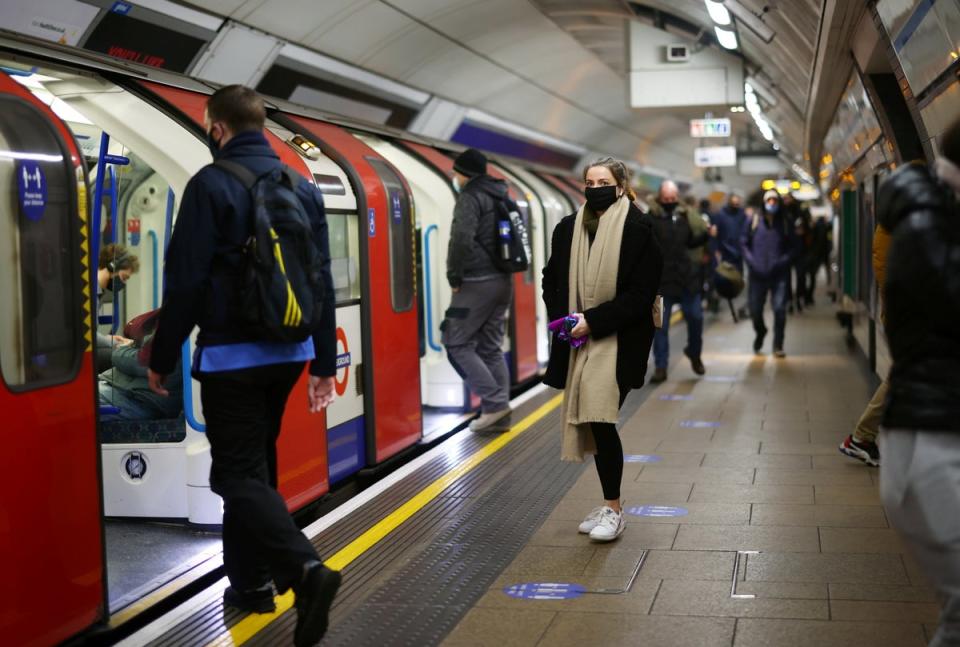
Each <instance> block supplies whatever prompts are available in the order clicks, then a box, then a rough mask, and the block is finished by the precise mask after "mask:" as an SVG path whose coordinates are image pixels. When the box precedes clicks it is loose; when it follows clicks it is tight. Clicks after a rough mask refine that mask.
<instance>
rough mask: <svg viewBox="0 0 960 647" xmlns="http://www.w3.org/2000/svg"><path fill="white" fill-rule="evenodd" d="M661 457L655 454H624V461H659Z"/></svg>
mask: <svg viewBox="0 0 960 647" xmlns="http://www.w3.org/2000/svg"><path fill="white" fill-rule="evenodd" d="M662 460H663V457H661V456H657V455H655V454H625V455H624V457H623V462H624V463H659V462H660V461H662Z"/></svg>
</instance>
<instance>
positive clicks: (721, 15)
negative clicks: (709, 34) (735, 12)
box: [704, 0, 730, 25]
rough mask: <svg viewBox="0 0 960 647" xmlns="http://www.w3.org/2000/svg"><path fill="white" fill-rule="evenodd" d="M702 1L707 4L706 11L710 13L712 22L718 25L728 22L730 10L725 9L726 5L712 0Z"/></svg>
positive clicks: (727, 23)
mask: <svg viewBox="0 0 960 647" xmlns="http://www.w3.org/2000/svg"><path fill="white" fill-rule="evenodd" d="M704 2H705V3H706V5H707V13H708V14H710V19H711V20H713V22H715V23H717V24H718V25H729V24H730V12H729V11H727V8H726V7H724V6H723V5H722V4H720V3H719V2H715V1H714V0H704Z"/></svg>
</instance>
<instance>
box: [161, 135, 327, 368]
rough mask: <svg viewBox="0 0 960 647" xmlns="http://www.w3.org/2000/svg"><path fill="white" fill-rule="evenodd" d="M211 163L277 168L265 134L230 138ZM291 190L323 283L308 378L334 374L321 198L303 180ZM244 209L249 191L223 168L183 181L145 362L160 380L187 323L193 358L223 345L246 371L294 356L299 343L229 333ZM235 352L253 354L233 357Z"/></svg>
mask: <svg viewBox="0 0 960 647" xmlns="http://www.w3.org/2000/svg"><path fill="white" fill-rule="evenodd" d="M216 159H218V160H220V159H224V160H231V161H234V162H237V163H239V164H243V165H244V166H246V167H247V168H248V169H250V170H251V171H252V172H253V173H254V174H255V175H257V176H260V175H263V174H264V173H267V172H269V171H270V170H272V169H275V168H278V167H280V166H281V162H280V158H279V157H277V154H276V153H275V152H274V151H273V149H272V148H271V147H270V144H269V142H267V139H266V137H264V135H263V133H262V132H257V131H246V132H241V133H237V134H236V135H235V136H234V137H233V138H232V139H231V140H230V141H229V142H227V144H226V145H225V146H224V147H223V148H222V149H220V150H219V151H218V152H217V154H216ZM296 193H297V197H298V198H300V202H301V203H302V204H303V207H304V210H305V211H306V213H307V216H308V217H309V218H310V223H311V224H312V225H313V233H314V239H315V241H316V244H317V248H318V251H319V252H320V255H321V257H322V258H323V281H324V284H325V286H326V299H325V301H324V311H323V317H322V321H323V323H322V325H321V327H320V328H319V329H318V330H317V331H316V333H315V334H314V337H313V346H314V350H313V353H311V354H312V355H313V357H314V359H313V361H312V362H311V364H310V373H311V375H319V376H330V375H334V374H335V373H336V365H335V364H336V318H335V311H334V301H333V295H334V292H333V279H332V277H331V274H330V246H329V244H328V241H327V220H326V215H325V212H324V208H323V195H322V194H321V193H320V191H319V190H318V189H317V188H316V186H314V185H313V184H312V183H310V182H306V181H303V182H300V183H299V184H298V185H297V187H296ZM251 209H252V202H251V199H250V194H249V192H248V191H247V190H246V188H244V186H243V184H241V182H240V180H238V179H237V178H236V177H234V176H233V175H232V174H230V173H228V172H226V171H224V170H223V169H220V168H216V167H214V166H212V165H209V166H205V167H203V168H202V169H200V171H198V172H197V174H196V175H194V176H193V177H192V178H191V179H190V182H188V183H187V186H186V188H185V190H184V192H183V198H182V199H181V202H180V211H179V213H178V215H177V222H176V225H175V226H174V228H173V236H172V237H171V239H170V246H169V248H168V249H167V253H166V259H165V263H164V288H163V291H164V294H163V308H162V309H161V311H160V323H159V324H158V327H157V335H156V336H155V337H154V340H153V351H152V353H151V357H150V368H152V369H153V370H154V371H156V372H158V373H160V374H163V375H166V374H169V373H170V372H172V371H173V369H174V367H175V366H176V362H177V360H178V359H179V358H180V348H181V345H182V344H183V342H184V341H186V339H187V337H188V336H189V335H190V331H191V330H193V328H194V326H199V327H200V333H199V335H198V336H197V349H198V351H199V353H202V352H203V351H204V350H207V349H213V348H215V347H220V346H222V347H226V349H227V352H228V353H229V355H231V356H232V357H233V359H235V360H236V361H235V362H233V363H234V364H238V363H239V364H246V366H244V367H249V366H257V365H262V364H272V363H278V362H281V361H294V360H299V359H302V356H300V355H298V354H296V353H294V352H293V349H292V348H287V347H288V346H289V347H294V346H296V347H299V346H301V345H300V344H295V343H294V344H283V343H279V342H261V341H260V340H257V339H252V338H250V337H249V336H247V335H244V334H243V333H241V332H240V331H238V330H237V326H236V324H235V320H234V316H233V313H234V310H233V308H234V307H235V305H236V303H237V302H238V300H239V294H240V292H239V290H240V280H241V275H242V273H243V269H244V265H243V257H242V252H241V251H240V250H241V249H242V245H243V243H244V241H245V240H246V239H247V237H248V236H249V235H250V231H251V226H252V225H251V222H250V211H251ZM240 344H243V346H240ZM241 349H242V350H244V351H247V350H249V351H251V352H252V353H254V354H252V355H249V356H247V355H241V353H240V352H239V351H240V350H241ZM221 350H222V349H221ZM254 351H256V352H254ZM199 353H198V356H197V358H195V362H196V364H197V366H195V368H197V370H204V366H206V363H205V362H200V361H199V357H200V354H199ZM236 367H238V366H235V368H236ZM209 370H213V369H209ZM223 370H226V369H223Z"/></svg>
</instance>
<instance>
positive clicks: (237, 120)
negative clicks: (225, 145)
mask: <svg viewBox="0 0 960 647" xmlns="http://www.w3.org/2000/svg"><path fill="white" fill-rule="evenodd" d="M207 115H208V116H209V117H210V121H222V122H223V123H225V124H226V125H227V128H229V129H230V130H231V132H234V133H239V132H243V131H245V130H263V123H264V121H266V119H267V109H266V108H265V107H264V105H263V99H262V98H261V97H260V95H259V94H257V93H256V92H255V91H254V90H251V89H250V88H248V87H247V86H245V85H228V86H225V87H222V88H220V89H219V90H217V91H216V92H214V93H213V94H212V95H210V98H209V99H208V100H207Z"/></svg>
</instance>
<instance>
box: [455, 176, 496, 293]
mask: <svg viewBox="0 0 960 647" xmlns="http://www.w3.org/2000/svg"><path fill="white" fill-rule="evenodd" d="M507 199H508V197H507V183H506V182H504V181H503V180H495V179H493V178H492V177H490V176H489V175H478V176H477V177H475V178H473V179H472V180H470V181H469V182H467V184H466V185H465V186H464V187H463V189H462V190H461V191H460V195H459V196H457V205H456V206H455V207H454V209H453V223H452V225H451V226H450V247H449V249H448V250H447V280H448V281H449V282H450V286H451V287H454V288H458V287H460V285H461V284H463V282H464V281H482V280H485V279H490V278H494V277H497V276H501V275H502V272H501V271H500V270H498V269H497V267H496V266H495V265H494V263H493V254H494V253H495V251H496V245H497V233H496V232H497V226H496V219H497V202H499V201H502V200H507Z"/></svg>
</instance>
